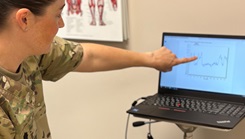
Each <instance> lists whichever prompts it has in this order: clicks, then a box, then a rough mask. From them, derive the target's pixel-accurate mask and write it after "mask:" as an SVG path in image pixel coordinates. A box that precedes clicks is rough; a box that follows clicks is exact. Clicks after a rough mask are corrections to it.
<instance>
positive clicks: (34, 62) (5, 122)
mask: <svg viewBox="0 0 245 139" xmlns="http://www.w3.org/2000/svg"><path fill="white" fill-rule="evenodd" d="M64 4H65V0H0V139H50V138H51V134H50V131H49V127H48V123H47V117H46V108H45V104H44V100H43V89H42V80H51V81H57V80H58V79H60V78H61V77H63V76H64V75H65V74H67V73H68V72H70V71H77V72H92V71H105V70H115V69H122V68H127V67H136V66H143V67H151V68H155V69H157V70H161V71H170V70H171V69H172V67H173V66H175V65H177V64H181V63H185V62H190V61H193V60H195V59H196V57H192V58H182V59H178V58H176V56H175V55H174V54H173V53H171V51H169V50H168V49H167V48H165V47H162V48H160V49H159V50H156V51H153V52H149V53H137V52H132V51H128V50H123V49H118V48H115V47H109V46H102V45H99V44H91V43H87V44H85V43H81V44H79V43H75V42H71V41H67V40H64V39H61V38H58V37H55V35H56V33H57V31H58V29H59V28H61V27H63V26H64V23H63V20H62V17H61V12H62V9H63V7H64Z"/></svg>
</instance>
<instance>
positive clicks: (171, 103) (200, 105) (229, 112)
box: [143, 96, 245, 117]
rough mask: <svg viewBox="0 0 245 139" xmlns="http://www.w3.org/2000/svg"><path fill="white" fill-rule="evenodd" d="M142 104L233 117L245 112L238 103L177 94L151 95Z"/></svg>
mask: <svg viewBox="0 0 245 139" xmlns="http://www.w3.org/2000/svg"><path fill="white" fill-rule="evenodd" d="M147 100H148V101H144V102H143V104H146V105H154V106H157V107H159V108H162V109H175V110H179V111H195V112H203V113H209V114H220V115H226V116H233V117H241V116H242V115H243V113H245V107H244V106H243V105H239V104H229V103H226V102H215V101H211V100H200V99H194V98H186V97H179V96H161V97H159V96H153V97H149V98H148V99H147Z"/></svg>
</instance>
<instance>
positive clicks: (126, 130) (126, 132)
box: [125, 97, 148, 139]
mask: <svg viewBox="0 0 245 139" xmlns="http://www.w3.org/2000/svg"><path fill="white" fill-rule="evenodd" d="M147 98H148V97H141V98H138V99H137V100H135V101H134V102H133V103H132V104H131V108H133V107H134V106H135V105H136V104H137V103H138V101H139V100H141V99H147ZM129 119H130V114H128V118H127V122H126V129H125V139H127V138H128V124H129Z"/></svg>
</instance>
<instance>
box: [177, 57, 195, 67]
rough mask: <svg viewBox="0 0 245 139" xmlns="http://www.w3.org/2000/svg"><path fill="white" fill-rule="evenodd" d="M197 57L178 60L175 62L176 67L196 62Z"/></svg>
mask: <svg viewBox="0 0 245 139" xmlns="http://www.w3.org/2000/svg"><path fill="white" fill-rule="evenodd" d="M196 59H197V57H196V56H193V57H188V58H186V57H185V58H177V59H176V60H175V65H178V64H183V63H188V62H192V61H194V60H196Z"/></svg>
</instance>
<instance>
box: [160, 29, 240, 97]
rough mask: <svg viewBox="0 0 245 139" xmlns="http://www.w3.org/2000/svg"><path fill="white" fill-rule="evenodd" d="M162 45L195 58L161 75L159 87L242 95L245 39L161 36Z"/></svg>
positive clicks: (168, 34) (185, 35)
mask: <svg viewBox="0 0 245 139" xmlns="http://www.w3.org/2000/svg"><path fill="white" fill-rule="evenodd" d="M162 45H163V46H165V47H167V48H168V49H170V50H171V51H172V52H173V53H175V54H176V56H177V57H178V58H182V57H191V56H197V57H198V59H197V60H196V61H193V62H190V63H187V64H182V65H178V66H175V67H174V68H173V69H172V71H171V72H160V79H159V87H160V88H166V89H170V90H182V89H184V90H197V91H204V92H206V93H208V92H215V93H222V94H234V95H241V96H245V60H244V59H245V57H244V56H245V37H241V36H240V37H238V36H237V37H236V36H225V35H200V34H199V35H197V34H196V35H195V34H194V35H193V34H178V33H163V39H162Z"/></svg>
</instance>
